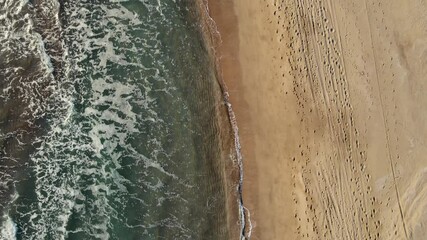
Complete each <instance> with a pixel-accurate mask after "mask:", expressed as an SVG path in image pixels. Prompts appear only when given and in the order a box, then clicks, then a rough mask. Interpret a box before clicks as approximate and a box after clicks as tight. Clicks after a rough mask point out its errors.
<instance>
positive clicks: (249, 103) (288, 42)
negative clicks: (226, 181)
mask: <svg viewBox="0 0 427 240" xmlns="http://www.w3.org/2000/svg"><path fill="white" fill-rule="evenodd" d="M209 4H210V5H209V9H210V14H211V16H212V17H213V19H214V20H215V21H216V23H217V26H218V30H219V32H220V33H221V38H222V43H221V46H220V47H219V51H218V52H217V55H218V57H220V62H221V66H222V67H221V71H222V76H223V79H224V81H225V82H226V84H227V85H228V88H229V92H230V98H231V103H232V104H233V109H234V110H235V113H236V117H237V123H238V126H239V133H240V136H241V144H242V151H243V157H244V171H245V180H244V184H245V185H244V189H243V190H244V191H243V194H244V196H243V197H244V201H245V202H244V203H245V205H246V206H247V207H248V209H249V210H250V213H251V221H252V225H253V229H252V238H251V239H262V240H274V239H284V240H286V239H426V236H427V229H426V225H427V144H426V140H427V138H426V137H427V91H426V84H427V14H426V13H427V2H425V1H415V0H409V1H408V0H387V1H386V0H377V1H373V0H361V1H350V0H340V1H333V0H300V1H290V0H283V1H273V0H257V1H248V0H233V1H230V0H217V1H210V2H209Z"/></svg>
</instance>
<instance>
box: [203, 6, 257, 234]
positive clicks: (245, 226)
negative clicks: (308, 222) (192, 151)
mask: <svg viewBox="0 0 427 240" xmlns="http://www.w3.org/2000/svg"><path fill="white" fill-rule="evenodd" d="M200 4H201V8H200V9H202V11H204V13H203V12H202V15H203V17H205V19H202V20H205V21H206V25H207V27H208V34H209V35H210V36H209V37H210V41H211V45H212V48H211V50H212V51H213V54H212V55H213V56H214V58H215V68H216V75H217V76H216V78H217V81H218V83H219V85H220V88H221V91H222V95H223V96H222V97H223V101H224V104H225V105H226V107H227V113H228V119H229V122H230V125H231V128H232V131H233V137H234V147H235V152H236V158H237V165H238V170H239V183H238V185H237V189H236V190H237V194H238V200H237V201H238V206H239V220H240V240H249V239H250V238H251V235H252V222H251V217H250V216H251V214H250V211H249V209H247V208H246V207H245V205H244V204H243V177H244V174H243V155H242V151H241V144H240V137H239V128H238V126H237V120H236V115H235V113H234V111H233V108H232V106H231V102H230V94H229V92H228V88H227V85H226V84H225V82H224V79H223V77H222V71H221V67H220V63H219V59H220V58H218V57H217V51H216V50H217V47H218V46H219V45H220V44H221V43H222V39H221V33H220V32H219V31H218V27H217V24H216V22H215V20H214V19H213V18H212V16H210V14H209V4H208V0H201V3H200Z"/></svg>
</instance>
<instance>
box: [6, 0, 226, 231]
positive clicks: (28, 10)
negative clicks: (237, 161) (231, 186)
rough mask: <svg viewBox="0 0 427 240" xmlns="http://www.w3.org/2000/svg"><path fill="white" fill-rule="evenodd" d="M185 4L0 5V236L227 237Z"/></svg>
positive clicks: (208, 68) (197, 42)
mask: <svg viewBox="0 0 427 240" xmlns="http://www.w3.org/2000/svg"><path fill="white" fill-rule="evenodd" d="M194 5H195V3H194V1H175V0H162V1H159V0H150V1H148V0H147V1H142V0H141V1H137V0H129V1H112V0H111V1H106V0H105V1H102V0H97V1H95V0H73V1H65V0H62V1H58V0H45V1H40V0H33V1H24V0H0V45H1V46H3V47H2V49H0V88H1V91H0V144H1V145H0V147H1V152H0V154H1V155H0V157H1V162H0V173H1V174H0V195H1V197H0V204H1V205H0V211H1V214H2V216H3V218H2V219H1V224H2V228H1V231H0V238H1V239H226V236H227V234H228V228H227V225H226V224H227V221H226V220H225V218H226V210H225V201H226V200H225V191H226V190H225V187H224V185H225V184H224V179H223V177H222V175H221V171H222V170H221V169H220V167H219V166H220V164H218V162H220V161H224V160H227V159H221V156H223V155H222V153H221V151H222V149H221V142H220V136H219V134H220V133H219V132H220V130H219V126H218V123H217V119H215V117H214V116H215V115H216V110H217V107H218V104H221V103H220V102H219V101H218V98H217V95H218V92H219V91H220V90H219V88H218V86H217V82H216V80H215V77H214V69H213V64H212V62H211V59H210V58H209V55H208V53H207V50H206V49H205V48H206V47H205V44H204V42H203V40H202V36H201V33H200V26H199V23H198V22H197V21H196V20H197V12H196V11H195V6H194Z"/></svg>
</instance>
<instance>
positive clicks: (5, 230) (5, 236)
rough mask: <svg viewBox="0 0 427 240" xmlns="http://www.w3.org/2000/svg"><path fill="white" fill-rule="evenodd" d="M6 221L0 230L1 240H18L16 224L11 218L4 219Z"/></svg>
mask: <svg viewBox="0 0 427 240" xmlns="http://www.w3.org/2000/svg"><path fill="white" fill-rule="evenodd" d="M4 218H5V219H6V220H5V221H4V223H3V225H2V226H1V229H0V239H1V240H15V239H16V224H15V223H14V222H13V221H12V219H11V218H10V217H9V216H5V217H4Z"/></svg>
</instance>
